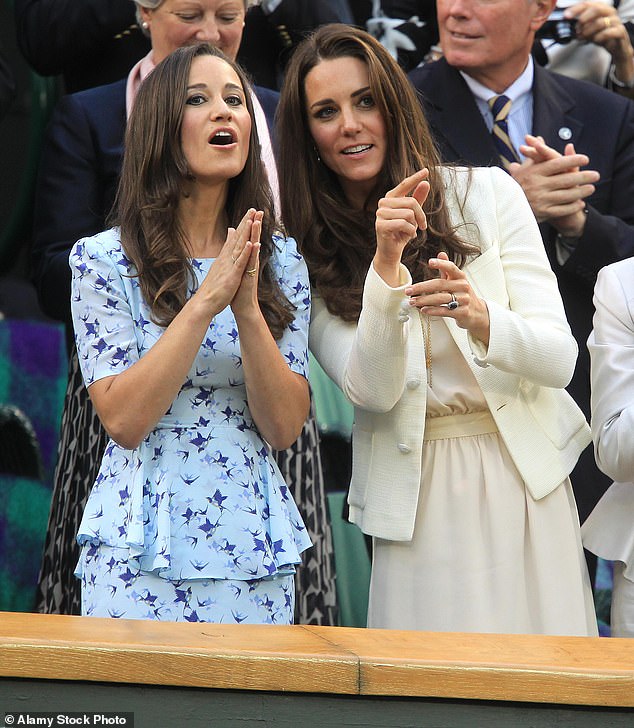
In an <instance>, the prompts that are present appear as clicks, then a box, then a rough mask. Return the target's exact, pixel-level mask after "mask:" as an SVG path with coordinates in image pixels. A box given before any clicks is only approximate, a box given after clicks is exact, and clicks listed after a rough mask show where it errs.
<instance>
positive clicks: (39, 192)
mask: <svg viewBox="0 0 634 728" xmlns="http://www.w3.org/2000/svg"><path fill="white" fill-rule="evenodd" d="M86 93H88V92H84V93H82V94H71V95H69V96H64V97H62V99H61V101H60V103H59V104H58V106H57V108H56V110H55V112H54V114H53V117H52V119H51V122H50V124H49V127H48V129H47V133H46V137H45V140H44V145H43V149H42V156H41V159H40V166H39V170H38V179H37V184H36V191H35V209H34V229H33V247H32V275H33V280H34V283H35V286H36V289H37V292H38V297H39V301H40V305H41V307H42V310H43V311H44V312H45V313H46V314H47V315H48V316H51V317H52V318H55V319H58V320H60V321H64V322H67V323H68V322H70V278H71V276H70V268H69V265H68V254H69V251H70V249H71V247H72V246H73V244H74V243H75V242H76V241H77V240H78V239H79V238H81V237H84V236H87V235H93V234H95V233H97V232H99V231H101V230H103V229H104V226H105V216H106V214H107V213H108V211H109V210H108V209H107V207H108V206H109V204H110V202H111V200H110V199H108V192H107V187H108V183H107V179H106V176H107V172H108V169H107V164H106V163H105V162H104V155H103V153H102V152H103V150H102V149H100V148H99V147H98V144H97V141H96V139H97V137H96V132H95V129H94V125H93V124H92V123H91V121H90V118H89V115H88V113H87V110H88V109H90V99H91V98H92V96H88V97H86V96H85V94H86ZM87 99H88V101H87ZM92 111H93V112H94V111H95V109H94V108H93V109H92ZM107 116H108V114H107V113H106V117H107ZM106 123H107V122H106ZM123 124H125V119H124V120H123ZM120 136H121V139H122V138H123V129H122V130H121V132H120ZM113 138H114V139H116V133H115V134H113Z"/></svg>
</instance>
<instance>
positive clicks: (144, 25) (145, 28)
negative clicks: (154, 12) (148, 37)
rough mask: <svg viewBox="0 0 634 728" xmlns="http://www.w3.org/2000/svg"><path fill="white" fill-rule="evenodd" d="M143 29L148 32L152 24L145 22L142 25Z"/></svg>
mask: <svg viewBox="0 0 634 728" xmlns="http://www.w3.org/2000/svg"><path fill="white" fill-rule="evenodd" d="M141 27H142V28H143V30H147V29H148V28H149V27H150V24H149V23H148V22H147V20H144V21H143V22H142V23H141Z"/></svg>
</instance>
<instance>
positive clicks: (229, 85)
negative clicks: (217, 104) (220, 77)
mask: <svg viewBox="0 0 634 728" xmlns="http://www.w3.org/2000/svg"><path fill="white" fill-rule="evenodd" d="M207 88H209V87H208V86H207V84H206V83H192V84H190V85H189V86H187V90H188V91H193V90H194V89H207ZM223 91H239V92H240V93H242V94H244V89H243V88H242V86H240V85H238V84H237V83H226V84H225V85H224V87H223Z"/></svg>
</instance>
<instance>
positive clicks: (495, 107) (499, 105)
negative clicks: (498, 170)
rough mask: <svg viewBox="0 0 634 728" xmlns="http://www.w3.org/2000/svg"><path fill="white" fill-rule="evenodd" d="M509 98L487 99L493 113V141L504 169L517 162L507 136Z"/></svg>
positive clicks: (494, 97)
mask: <svg viewBox="0 0 634 728" xmlns="http://www.w3.org/2000/svg"><path fill="white" fill-rule="evenodd" d="M511 103H512V102H511V99H509V98H508V96H503V95H502V96H493V98H490V99H489V106H490V107H491V111H492V113H493V143H494V144H495V148H496V149H497V151H498V154H499V155H500V159H501V160H502V164H503V165H504V168H505V169H508V166H509V164H510V163H511V162H519V161H520V159H519V157H518V156H517V152H516V151H515V148H514V147H513V144H511V139H510V138H509V129H508V124H507V123H506V118H507V116H508V115H509V111H510V110H511Z"/></svg>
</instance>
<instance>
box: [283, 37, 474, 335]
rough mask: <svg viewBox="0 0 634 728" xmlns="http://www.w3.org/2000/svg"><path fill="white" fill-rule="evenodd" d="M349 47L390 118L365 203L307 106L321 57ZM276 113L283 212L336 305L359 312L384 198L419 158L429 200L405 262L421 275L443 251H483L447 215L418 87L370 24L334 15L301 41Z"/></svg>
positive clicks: (457, 257) (462, 254) (346, 314)
mask: <svg viewBox="0 0 634 728" xmlns="http://www.w3.org/2000/svg"><path fill="white" fill-rule="evenodd" d="M346 57H351V58H358V59H359V60H361V61H362V62H363V63H365V65H366V66H367V69H368V75H369V80H370V92H371V94H372V97H373V99H374V102H375V104H376V106H377V108H378V110H379V111H380V112H381V115H382V116H383V119H384V123H385V135H386V145H387V149H386V154H385V161H384V164H383V169H382V171H381V174H380V175H379V180H378V182H377V184H376V185H375V187H374V189H373V190H372V191H371V192H370V194H369V195H368V198H367V199H366V202H365V206H364V210H363V211H362V212H360V211H359V210H356V209H352V208H351V206H350V204H349V202H348V200H347V199H346V197H345V194H344V192H343V189H342V187H341V185H340V184H339V181H338V179H337V177H336V175H335V174H334V173H333V172H332V171H331V170H330V169H329V168H328V167H326V165H325V164H323V163H322V162H321V160H320V159H319V157H318V155H317V151H316V147H315V144H314V141H313V138H312V136H311V134H310V130H309V125H308V114H307V110H306V94H305V81H306V76H307V75H308V73H309V72H310V71H311V70H312V69H313V68H314V67H315V66H316V65H318V64H319V63H320V62H321V61H323V60H331V59H335V58H346ZM276 120H277V139H278V141H279V164H278V172H279V178H280V187H281V201H282V219H283V220H284V224H285V226H286V229H287V230H288V231H289V233H290V234H291V235H293V237H295V238H296V240H297V241H298V244H299V245H300V250H301V252H302V254H303V255H304V258H305V259H306V262H307V264H308V268H309V271H310V276H311V283H312V285H313V287H314V289H315V290H316V292H317V293H318V294H319V295H320V296H321V297H322V298H323V299H324V301H325V303H326V305H327V307H328V310H329V311H330V312H331V313H332V314H335V315H337V316H340V317H341V318H342V319H344V320H345V321H356V320H358V318H359V313H360V312H361V297H362V292H363V284H364V281H365V277H366V274H367V271H368V268H369V266H370V264H371V262H372V258H373V257H374V253H375V250H376V234H375V228H374V225H375V216H376V209H377V205H378V201H379V199H380V198H381V197H383V196H384V195H385V193H386V192H387V191H388V190H390V189H392V188H393V187H395V186H396V185H397V184H399V183H400V182H401V181H402V180H403V179H405V177H408V176H409V175H411V174H413V173H414V172H416V171H418V170H419V169H422V168H423V167H427V168H428V169H429V178H428V179H429V182H430V185H431V190H430V193H429V195H428V197H427V200H426V201H425V203H424V204H423V209H424V211H425V214H426V216H427V224H428V228H427V230H421V231H419V232H418V234H417V236H416V238H414V239H413V240H412V241H411V242H410V243H408V245H407V246H406V248H405V250H404V251H403V257H402V260H403V263H404V264H405V265H406V266H407V268H408V269H409V271H410V273H411V274H412V277H413V279H414V280H415V281H416V280H424V279H426V278H429V277H432V276H435V275H436V273H435V272H432V271H431V270H430V268H429V267H428V265H427V261H428V260H429V258H430V257H432V256H436V255H437V254H438V252H439V251H445V252H446V253H447V255H448V257H449V259H450V260H452V261H453V262H454V263H456V265H458V266H460V267H462V266H463V265H464V264H465V262H466V260H467V259H468V257H469V256H473V255H475V254H477V252H478V251H477V249H475V248H474V247H473V246H471V245H469V244H467V243H465V242H463V241H462V240H460V238H459V236H458V234H457V232H456V230H455V228H454V227H452V225H451V224H450V219H449V214H448V211H447V208H446V205H445V194H444V185H443V181H442V179H441V177H440V171H439V169H438V166H439V164H440V158H439V155H438V152H437V151H436V147H435V145H434V142H433V140H432V137H431V133H430V131H429V127H428V125H427V122H426V120H425V117H424V116H423V111H422V108H421V105H420V103H419V101H418V99H417V97H416V94H415V92H414V90H413V88H412V86H411V84H410V82H409V80H408V78H407V76H406V75H405V73H404V71H403V70H402V69H401V68H400V66H399V65H398V64H397V63H396V61H395V60H394V59H393V58H392V57H391V56H390V54H389V53H388V52H387V51H386V49H385V48H384V46H383V45H381V43H379V42H378V41H377V40H376V39H375V38H373V37H372V36H371V35H370V34H369V33H366V32H365V31H363V30H360V29H358V28H355V27H352V26H349V25H343V24H338V23H335V24H331V25H325V26H322V27H321V28H319V29H318V30H317V31H315V32H314V33H313V34H312V35H311V36H309V37H308V38H306V39H305V40H304V41H302V43H301V44H300V45H299V46H298V47H297V49H296V50H295V52H294V53H293V55H292V57H291V59H290V62H289V64H288V66H287V69H286V76H285V79H284V83H283V86H282V91H281V98H280V103H279V105H278V109H277V117H276Z"/></svg>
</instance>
